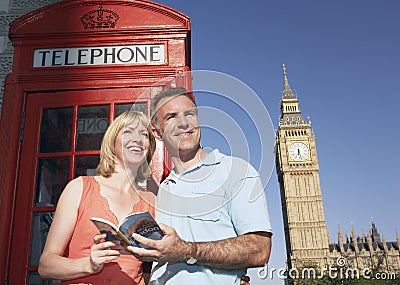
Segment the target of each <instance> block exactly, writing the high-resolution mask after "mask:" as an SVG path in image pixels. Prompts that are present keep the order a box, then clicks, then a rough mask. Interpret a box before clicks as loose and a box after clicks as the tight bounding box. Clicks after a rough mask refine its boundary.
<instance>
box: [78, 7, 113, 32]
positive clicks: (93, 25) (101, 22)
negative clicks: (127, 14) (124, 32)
mask: <svg viewBox="0 0 400 285" xmlns="http://www.w3.org/2000/svg"><path fill="white" fill-rule="evenodd" d="M118 19H119V16H118V14H117V13H115V12H114V11H112V10H109V9H103V6H101V5H100V6H99V8H98V9H97V10H91V11H89V12H87V13H86V14H84V15H83V16H82V17H81V22H82V24H83V27H84V28H85V29H104V28H115V24H116V23H117V21H118Z"/></svg>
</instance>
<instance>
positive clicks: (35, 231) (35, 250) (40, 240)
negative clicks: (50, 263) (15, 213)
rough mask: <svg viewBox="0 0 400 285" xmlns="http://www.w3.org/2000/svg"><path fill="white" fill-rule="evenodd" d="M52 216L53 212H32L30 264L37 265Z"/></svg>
mask: <svg viewBox="0 0 400 285" xmlns="http://www.w3.org/2000/svg"><path fill="white" fill-rule="evenodd" d="M53 217H54V212H41V213H33V221H32V241H31V251H30V252H31V254H30V257H29V265H30V266H37V265H39V258H40V255H41V254H42V251H43V248H44V244H45V243H46V238H47V233H48V232H49V228H50V225H51V222H52V221H53ZM39 284H40V283H39Z"/></svg>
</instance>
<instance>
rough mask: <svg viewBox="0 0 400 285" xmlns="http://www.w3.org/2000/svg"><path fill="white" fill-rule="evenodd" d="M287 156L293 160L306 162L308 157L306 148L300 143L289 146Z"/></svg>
mask: <svg viewBox="0 0 400 285" xmlns="http://www.w3.org/2000/svg"><path fill="white" fill-rule="evenodd" d="M289 155H290V157H291V158H292V159H294V160H298V161H300V160H306V159H307V158H308V156H309V155H310V153H309V150H308V146H307V145H306V144H305V143H302V142H294V143H292V144H291V145H290V146H289Z"/></svg>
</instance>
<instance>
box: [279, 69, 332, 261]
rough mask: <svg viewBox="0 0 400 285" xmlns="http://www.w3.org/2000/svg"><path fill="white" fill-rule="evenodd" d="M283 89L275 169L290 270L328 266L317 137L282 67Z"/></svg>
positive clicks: (327, 246) (327, 241)
mask: <svg viewBox="0 0 400 285" xmlns="http://www.w3.org/2000/svg"><path fill="white" fill-rule="evenodd" d="M283 75H284V90H283V94H282V101H281V115H280V120H279V127H278V130H277V133H276V146H275V148H276V149H275V153H276V164H277V165H276V170H277V174H278V181H279V185H280V194H281V202H282V212H283V222H284V230H285V240H286V252H287V262H288V268H289V269H291V268H297V269H300V268H302V267H317V268H320V269H321V268H324V267H326V266H327V265H328V264H329V236H328V231H327V228H326V221H325V215H324V206H323V203H322V194H321V187H320V181H319V172H318V171H319V166H318V157H317V149H316V142H315V136H314V133H313V129H312V127H311V123H310V122H309V121H305V120H304V118H303V116H302V114H301V111H300V108H299V101H298V98H297V96H296V95H294V94H293V92H292V90H291V88H290V85H289V81H288V79H287V73H286V67H285V66H284V65H283Z"/></svg>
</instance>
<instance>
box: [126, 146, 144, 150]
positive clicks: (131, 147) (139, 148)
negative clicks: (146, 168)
mask: <svg viewBox="0 0 400 285" xmlns="http://www.w3.org/2000/svg"><path fill="white" fill-rule="evenodd" d="M128 150H129V151H143V147H140V146H130V147H128Z"/></svg>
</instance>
